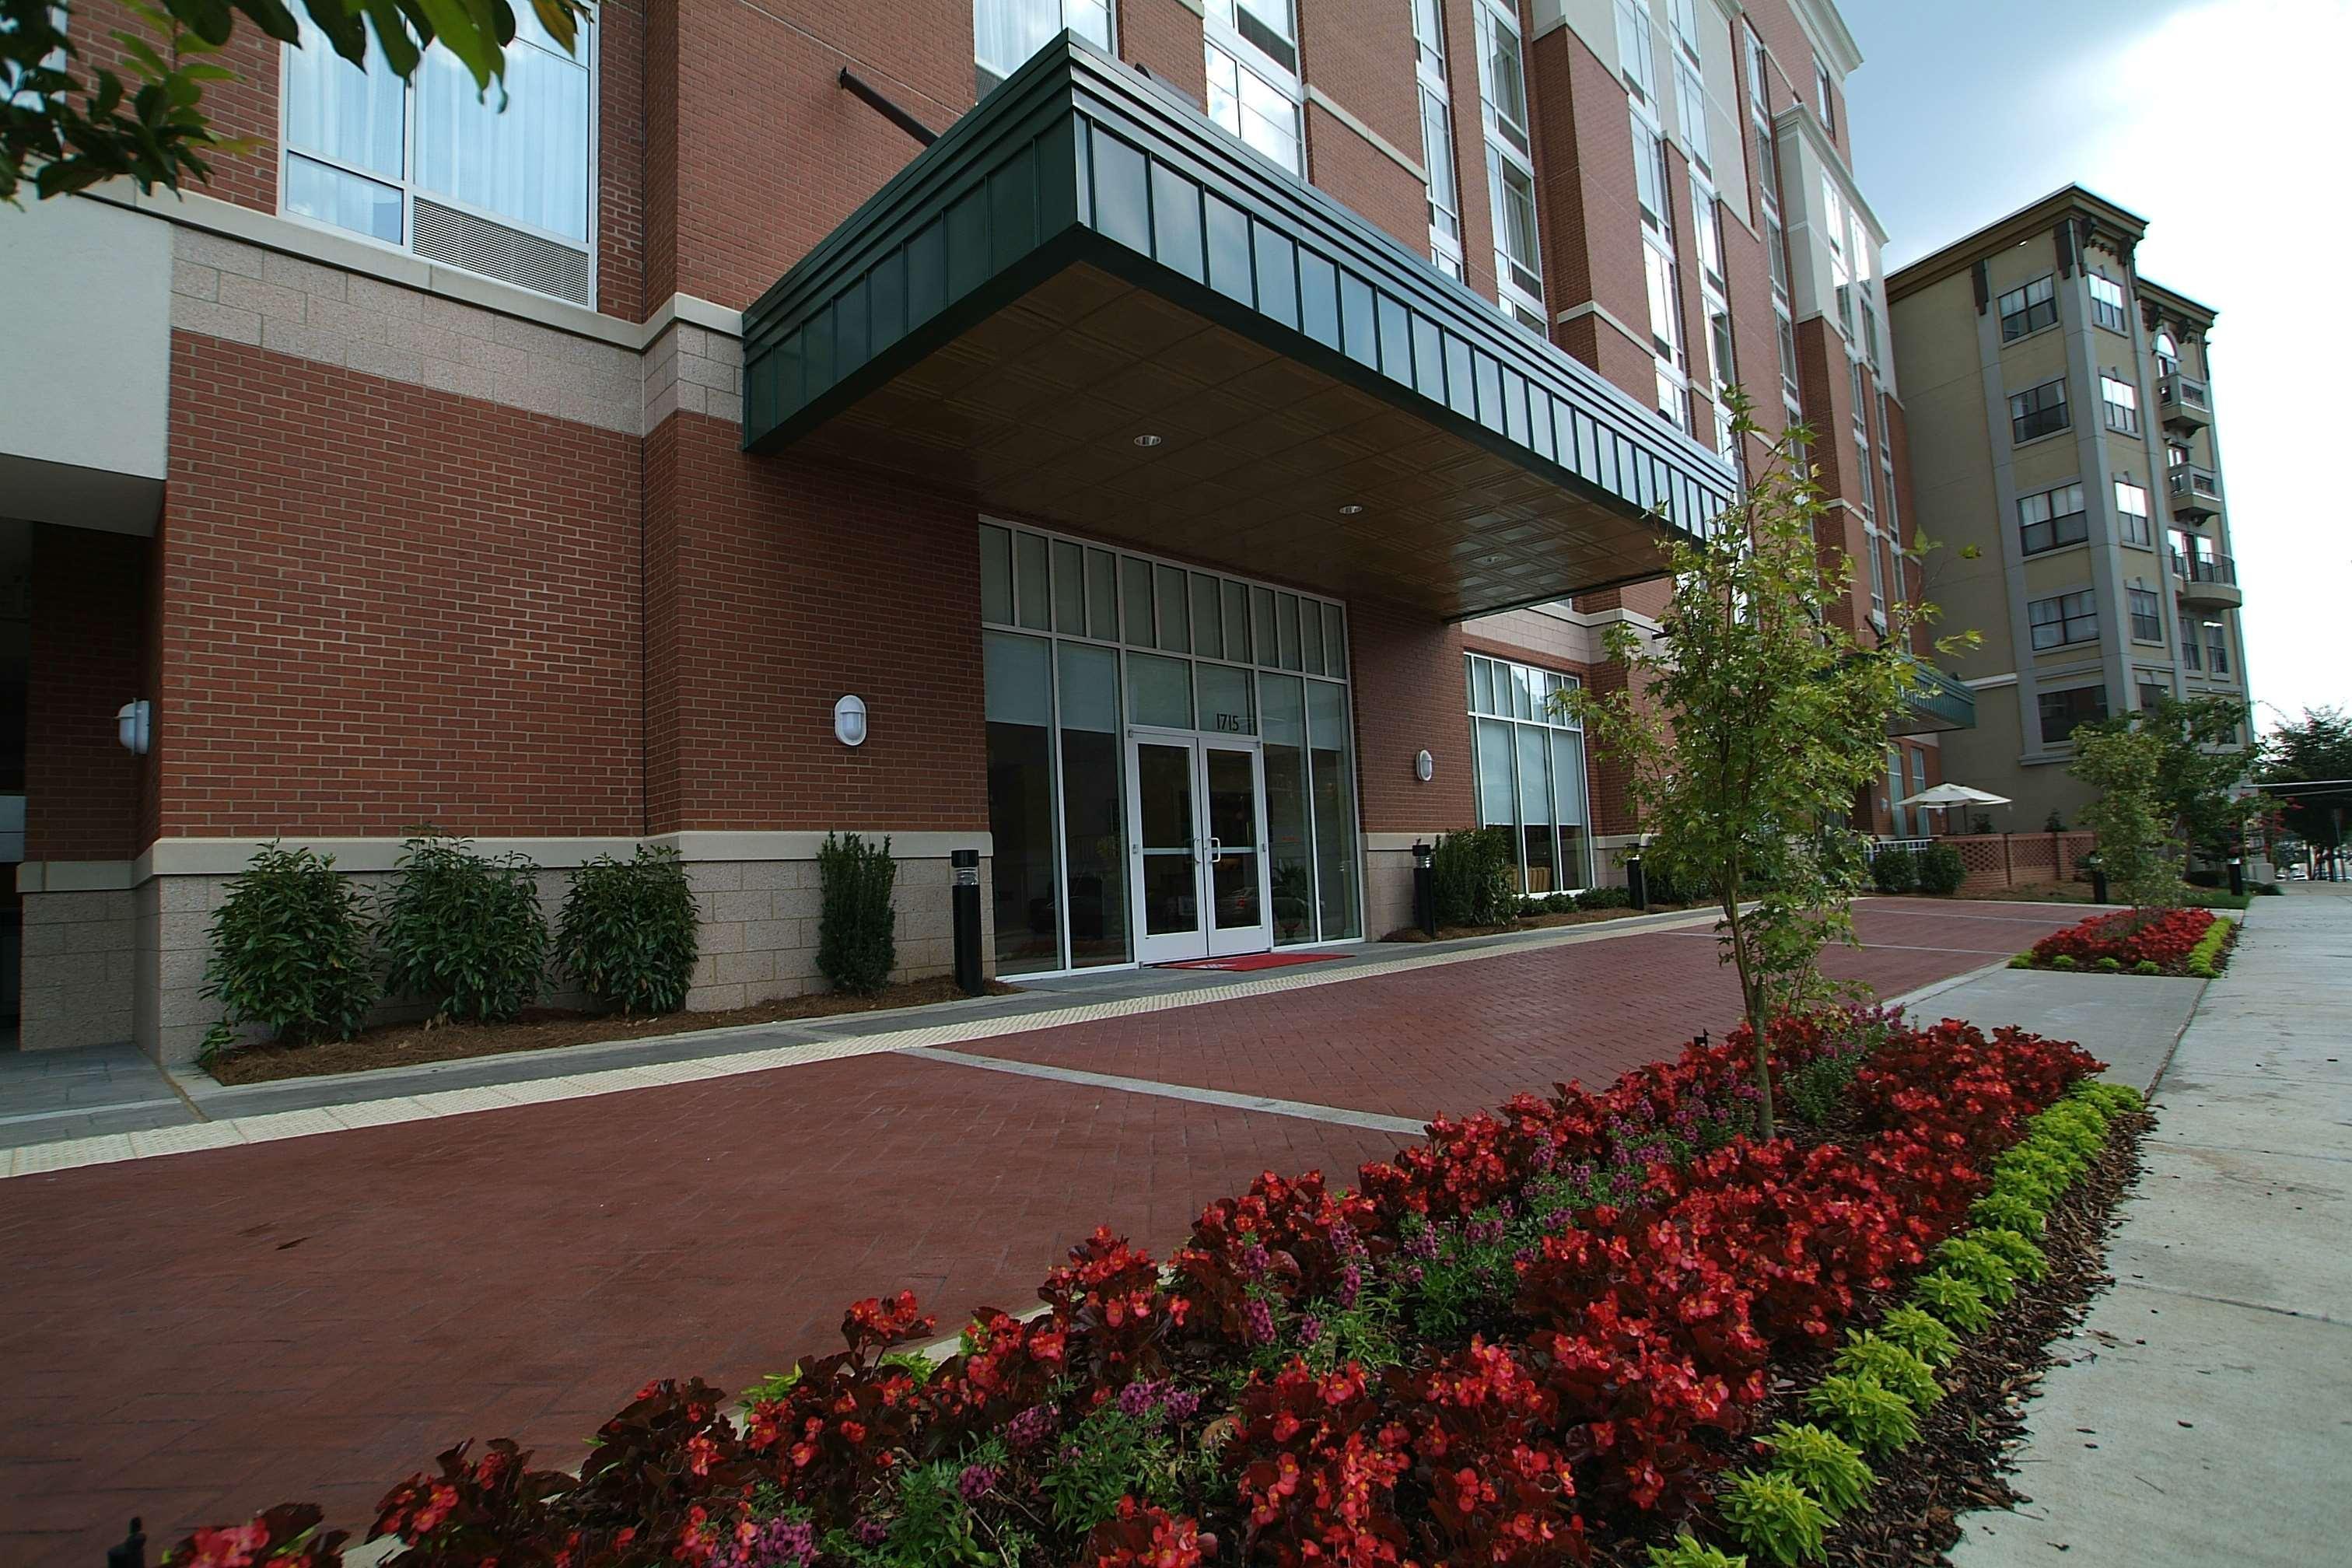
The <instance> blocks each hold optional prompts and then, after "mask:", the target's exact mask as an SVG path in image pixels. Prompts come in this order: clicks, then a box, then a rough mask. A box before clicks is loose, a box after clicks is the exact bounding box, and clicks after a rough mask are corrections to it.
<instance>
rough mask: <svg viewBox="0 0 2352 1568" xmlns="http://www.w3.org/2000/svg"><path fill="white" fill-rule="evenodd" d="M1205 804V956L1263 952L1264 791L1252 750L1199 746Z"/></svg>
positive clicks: (1267, 934) (1269, 940)
mask: <svg viewBox="0 0 2352 1568" xmlns="http://www.w3.org/2000/svg"><path fill="white" fill-rule="evenodd" d="M1201 782H1202V795H1203V798H1205V799H1206V800H1207V802H1208V818H1209V842H1208V846H1207V854H1206V857H1205V865H1204V869H1205V870H1206V871H1207V873H1208V881H1209V931H1208V937H1209V953H1210V956H1212V957H1223V956H1224V955H1225V954H1227V953H1234V952H1265V951H1266V949H1268V948H1270V947H1272V946H1273V945H1274V928H1273V923H1272V921H1271V920H1270V919H1269V918H1268V914H1267V910H1266V899H1265V781H1264V778H1263V771H1262V770H1261V769H1260V767H1259V765H1258V749H1257V748H1256V747H1255V746H1237V745H1234V744H1232V743H1230V742H1217V741H1203V742H1201Z"/></svg>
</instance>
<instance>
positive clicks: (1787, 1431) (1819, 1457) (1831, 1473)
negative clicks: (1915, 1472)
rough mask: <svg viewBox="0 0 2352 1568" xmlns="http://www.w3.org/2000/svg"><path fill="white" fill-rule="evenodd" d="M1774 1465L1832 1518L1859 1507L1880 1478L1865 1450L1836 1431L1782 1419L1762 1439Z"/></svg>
mask: <svg viewBox="0 0 2352 1568" xmlns="http://www.w3.org/2000/svg"><path fill="white" fill-rule="evenodd" d="M1758 1441H1759V1445H1760V1446H1761V1447H1763V1448H1764V1450H1765V1451H1766V1452H1767V1453H1769V1454H1770V1455H1771V1456H1772V1468H1773V1469H1774V1470H1775V1471H1776V1472H1778V1473H1779V1474H1780V1475H1784V1476H1786V1477H1788V1478H1789V1479H1790V1480H1792V1481H1794V1482H1796V1483H1797V1484H1798V1485H1799V1486H1801V1487H1802V1488H1804V1489H1805V1490H1806V1491H1807V1492H1808V1493H1810V1494H1811V1495H1812V1496H1813V1497H1814V1498H1815V1499H1817V1500H1819V1501H1820V1502H1821V1505H1822V1508H1823V1509H1825V1510H1828V1512H1829V1516H1830V1517H1831V1518H1832V1519H1839V1518H1843V1516H1844V1515H1846V1514H1848V1513H1851V1512H1853V1510H1855V1509H1857V1508H1860V1507H1861V1506H1862V1503H1863V1500H1864V1498H1865V1497H1867V1496H1868V1495H1869V1493H1870V1489H1871V1488H1872V1487H1874V1486H1875V1485H1876V1484H1877V1482H1878V1478H1877V1477H1876V1476H1874V1475H1873V1474H1872V1473H1871V1469H1870V1466H1869V1465H1868V1464H1866V1463H1865V1462H1864V1459H1863V1457H1862V1450H1861V1449H1860V1448H1857V1447H1854V1446H1853V1444H1851V1443H1849V1442H1847V1441H1846V1440H1845V1439H1844V1438H1843V1437H1841V1436H1838V1435H1837V1434H1836V1433H1834V1432H1824V1431H1822V1429H1821V1428H1820V1427H1818V1426H1813V1425H1811V1423H1807V1424H1806V1425H1804V1426H1797V1425H1794V1424H1793V1423H1790V1422H1787V1421H1783V1422H1781V1423H1780V1424H1779V1425H1778V1426H1774V1427H1773V1428H1772V1430H1771V1431H1770V1432H1769V1433H1767V1434H1765V1436H1763V1437H1761V1438H1759V1439H1758Z"/></svg>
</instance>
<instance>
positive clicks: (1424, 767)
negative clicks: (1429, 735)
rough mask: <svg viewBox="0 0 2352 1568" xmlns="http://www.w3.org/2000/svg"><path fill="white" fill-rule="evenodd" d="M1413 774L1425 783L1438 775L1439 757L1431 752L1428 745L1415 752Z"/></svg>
mask: <svg viewBox="0 0 2352 1568" xmlns="http://www.w3.org/2000/svg"><path fill="white" fill-rule="evenodd" d="M1412 776H1413V777H1415V778H1417V779H1419V780H1420V781H1421V782H1422V783H1423V784H1427V783H1428V782H1429V781H1430V780H1432V779H1433V778H1435V777H1436V776H1437V759H1436V758H1435V757H1433V756H1431V755H1430V754H1429V748H1428V747H1426V746H1423V748H1422V749H1421V750H1420V751H1419V752H1415V753H1414V754H1413V759H1412Z"/></svg>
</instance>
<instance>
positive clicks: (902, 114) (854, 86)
mask: <svg viewBox="0 0 2352 1568" xmlns="http://www.w3.org/2000/svg"><path fill="white" fill-rule="evenodd" d="M841 85H842V86H844V87H845V88H847V89H849V90H850V92H851V93H853V94H855V95H856V97H857V98H859V99H861V100H864V102H865V104H866V107H867V108H868V109H871V110H874V112H875V113H877V114H878V115H880V116H881V117H882V118H883V119H885V120H887V121H889V122H890V123H891V124H893V125H895V126H897V127H898V129H899V130H901V131H903V132H906V133H907V134H908V135H909V136H911V137H913V138H914V139H915V140H916V141H918V142H921V143H922V144H923V145H924V146H926V147H928V146H929V145H930V144H931V143H932V142H936V141H938V140H939V139H940V133H939V132H936V131H934V130H932V129H931V128H930V127H929V126H928V125H926V124H924V123H923V122H922V121H919V120H918V119H916V118H915V117H914V116H913V115H911V114H909V113H908V112H907V111H906V110H903V109H901V108H899V107H898V105H897V104H895V103H893V102H891V101H890V100H889V99H888V98H887V97H886V96H885V95H884V94H883V92H882V89H879V88H877V87H876V86H875V85H874V84H873V83H872V82H870V81H867V80H866V79H865V78H864V77H862V76H859V75H858V74H857V73H856V71H854V70H851V69H850V68H848V67H847V66H844V67H842V68H841Z"/></svg>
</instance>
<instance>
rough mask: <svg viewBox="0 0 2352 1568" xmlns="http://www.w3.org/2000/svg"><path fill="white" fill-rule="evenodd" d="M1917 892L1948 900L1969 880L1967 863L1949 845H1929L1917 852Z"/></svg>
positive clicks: (1955, 849)
mask: <svg viewBox="0 0 2352 1568" xmlns="http://www.w3.org/2000/svg"><path fill="white" fill-rule="evenodd" d="M1918 861H1919V867H1918V869H1919V890H1920V891H1921V892H1923V893H1933V894H1935V895H1936V896H1937V898H1940V899H1948V898H1950V897H1951V896H1952V895H1953V894H1954V893H1957V892H1958V891H1959V890H1960V884H1961V883H1963V882H1965V881H1967V880H1968V879H1969V867H1968V862H1967V861H1965V860H1962V859H1961V858H1960V852H1959V850H1958V849H1957V848H1955V847H1952V846H1951V845H1949V844H1930V845H1928V846H1927V847H1926V848H1925V849H1922V850H1920V851H1919V855H1918Z"/></svg>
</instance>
